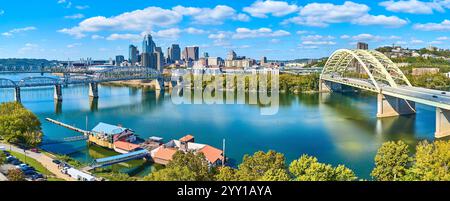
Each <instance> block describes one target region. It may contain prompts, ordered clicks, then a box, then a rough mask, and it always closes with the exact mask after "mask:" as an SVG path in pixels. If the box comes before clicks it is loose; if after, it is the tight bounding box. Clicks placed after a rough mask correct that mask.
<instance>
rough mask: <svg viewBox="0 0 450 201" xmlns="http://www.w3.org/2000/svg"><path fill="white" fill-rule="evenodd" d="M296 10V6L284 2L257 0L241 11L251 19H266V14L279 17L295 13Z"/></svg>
mask: <svg viewBox="0 0 450 201" xmlns="http://www.w3.org/2000/svg"><path fill="white" fill-rule="evenodd" d="M298 9H299V7H298V6H297V5H295V4H292V5H290V4H288V3H287V2H284V1H272V0H267V1H261V0H258V1H256V2H254V3H253V4H252V5H250V6H249V7H245V8H244V9H243V10H244V11H245V12H247V13H249V14H250V15H251V16H253V17H259V18H267V17H268V16H267V15H268V14H271V15H273V16H276V17H281V16H285V15H288V14H291V13H293V12H296V11H298Z"/></svg>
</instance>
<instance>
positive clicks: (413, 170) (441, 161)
mask: <svg viewBox="0 0 450 201" xmlns="http://www.w3.org/2000/svg"><path fill="white" fill-rule="evenodd" d="M449 150H450V141H435V142H434V143H429V142H427V141H424V142H421V143H419V144H418V145H417V146H416V152H415V155H412V154H411V153H410V152H409V149H408V146H407V145H405V144H404V143H403V142H386V143H384V144H383V146H382V147H381V148H380V150H379V151H378V153H377V155H376V157H375V168H374V170H373V171H372V176H373V177H374V179H376V180H382V181H449V180H450V170H449V165H450V151H449Z"/></svg>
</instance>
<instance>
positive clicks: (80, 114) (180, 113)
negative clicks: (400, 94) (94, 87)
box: [0, 85, 435, 178]
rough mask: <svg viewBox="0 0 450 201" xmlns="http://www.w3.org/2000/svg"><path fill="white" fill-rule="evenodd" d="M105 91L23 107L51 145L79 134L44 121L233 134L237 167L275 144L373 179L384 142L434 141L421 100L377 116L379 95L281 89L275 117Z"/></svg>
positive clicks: (62, 148)
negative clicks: (405, 110)
mask: <svg viewBox="0 0 450 201" xmlns="http://www.w3.org/2000/svg"><path fill="white" fill-rule="evenodd" d="M0 93H1V96H0V102H5V101H12V100H13V90H12V89H6V90H5V89H3V90H0ZM99 96H100V98H99V99H98V101H92V100H90V99H89V97H88V87H87V86H84V85H78V86H68V87H66V88H64V89H63V102H62V103H61V104H55V103H54V101H53V88H51V87H43V88H32V89H31V88H30V89H22V102H23V104H24V105H25V107H27V108H28V109H30V110H32V111H33V112H35V113H36V114H37V115H38V117H39V118H40V120H41V122H42V128H43V131H44V143H45V142H46V141H49V140H58V139H62V138H64V137H69V136H76V135H79V134H78V133H76V132H73V131H69V130H67V129H65V128H62V127H59V126H56V125H54V124H51V123H49V122H47V121H45V118H47V117H49V118H53V119H57V120H59V121H62V122H65V123H68V124H71V125H76V126H78V127H81V128H86V127H87V128H88V129H92V128H93V127H94V126H95V125H96V124H97V123H98V122H105V123H109V124H116V125H117V124H121V125H122V126H124V127H128V128H131V129H133V130H135V131H136V133H137V134H139V135H140V136H141V137H144V138H146V137H150V136H160V137H163V138H164V139H165V141H169V140H170V139H178V138H180V137H182V136H184V135H186V134H192V135H194V136H195V139H196V141H197V142H200V143H206V144H210V145H212V146H216V147H222V139H226V155H227V156H228V157H230V158H231V159H232V161H233V163H234V164H238V163H239V162H240V161H241V159H242V157H243V155H244V154H252V153H254V152H255V151H258V150H263V151H267V150H270V149H272V150H276V151H278V152H282V153H284V154H285V156H286V159H287V160H288V161H292V160H295V159H297V158H298V157H299V156H301V155H302V154H310V155H313V156H316V157H317V158H318V159H319V161H321V162H327V163H331V164H334V165H337V164H345V165H346V166H348V167H350V168H351V169H353V170H354V171H355V172H356V173H357V175H358V176H359V177H362V178H370V176H369V174H370V171H371V169H372V168H373V158H374V156H375V154H376V151H377V149H378V148H379V146H380V145H381V144H382V143H383V142H385V141H388V140H400V139H401V140H404V141H405V142H407V143H408V144H410V145H415V144H416V143H417V142H418V141H420V140H433V139H434V137H433V135H434V134H433V133H434V126H435V120H434V115H435V111H434V108H431V107H427V106H423V105H417V109H418V112H417V114H416V115H412V116H402V117H393V118H385V119H382V120H378V119H377V118H376V97H375V96H373V95H367V94H359V93H346V94H339V93H331V94H308V95H306V94H302V95H288V94H282V95H280V108H279V112H278V113H277V114H276V115H272V116H262V115H260V108H259V106H257V105H248V104H244V105H225V104H224V105H206V104H200V105H194V104H192V105H186V104H185V105H175V104H173V103H172V101H171V99H170V94H169V92H168V91H166V92H165V93H164V92H162V93H157V92H155V91H150V90H145V89H137V88H128V87H112V86H100V87H99ZM42 147H43V148H44V149H47V150H49V151H52V152H56V153H60V154H68V155H70V156H72V157H74V158H76V159H78V160H80V161H83V162H90V161H92V159H93V158H99V157H105V156H109V155H113V154H114V152H112V151H108V150H105V149H103V148H99V147H95V146H91V147H87V146H86V143H85V142H73V143H65V144H52V145H43V146H42ZM112 168H116V169H118V170H120V171H123V172H126V173H129V174H130V175H145V174H148V172H149V171H151V169H152V168H154V167H153V166H152V165H150V164H143V162H142V161H132V162H130V163H126V164H119V165H115V166H113V167H112Z"/></svg>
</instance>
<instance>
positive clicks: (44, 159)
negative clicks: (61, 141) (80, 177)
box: [0, 143, 75, 181]
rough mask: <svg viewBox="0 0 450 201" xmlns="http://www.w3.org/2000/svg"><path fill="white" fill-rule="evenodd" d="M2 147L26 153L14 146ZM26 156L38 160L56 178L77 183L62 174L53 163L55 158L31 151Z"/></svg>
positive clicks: (5, 145) (1, 144)
mask: <svg viewBox="0 0 450 201" xmlns="http://www.w3.org/2000/svg"><path fill="white" fill-rule="evenodd" d="M0 146H4V147H5V148H6V150H11V151H14V152H17V153H21V154H23V153H24V152H23V149H21V148H19V147H16V146H14V145H9V144H3V143H0ZM26 155H27V157H30V158H33V159H35V160H37V161H38V162H39V163H41V164H42V165H43V166H44V167H45V168H47V169H48V170H49V171H50V172H51V173H53V174H54V175H56V177H58V178H60V179H64V180H66V181H75V179H73V178H71V177H70V176H69V175H66V174H64V173H62V172H61V171H60V170H59V168H58V165H56V164H54V163H53V162H52V161H53V158H51V157H50V156H47V155H45V154H43V153H35V152H31V151H26Z"/></svg>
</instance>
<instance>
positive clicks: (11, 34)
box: [2, 26, 37, 37]
mask: <svg viewBox="0 0 450 201" xmlns="http://www.w3.org/2000/svg"><path fill="white" fill-rule="evenodd" d="M36 29H37V28H36V27H33V26H28V27H23V28H15V29H11V30H9V31H7V32H3V33H2V35H3V36H7V37H10V36H13V35H14V34H16V33H21V32H26V31H32V30H36Z"/></svg>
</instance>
